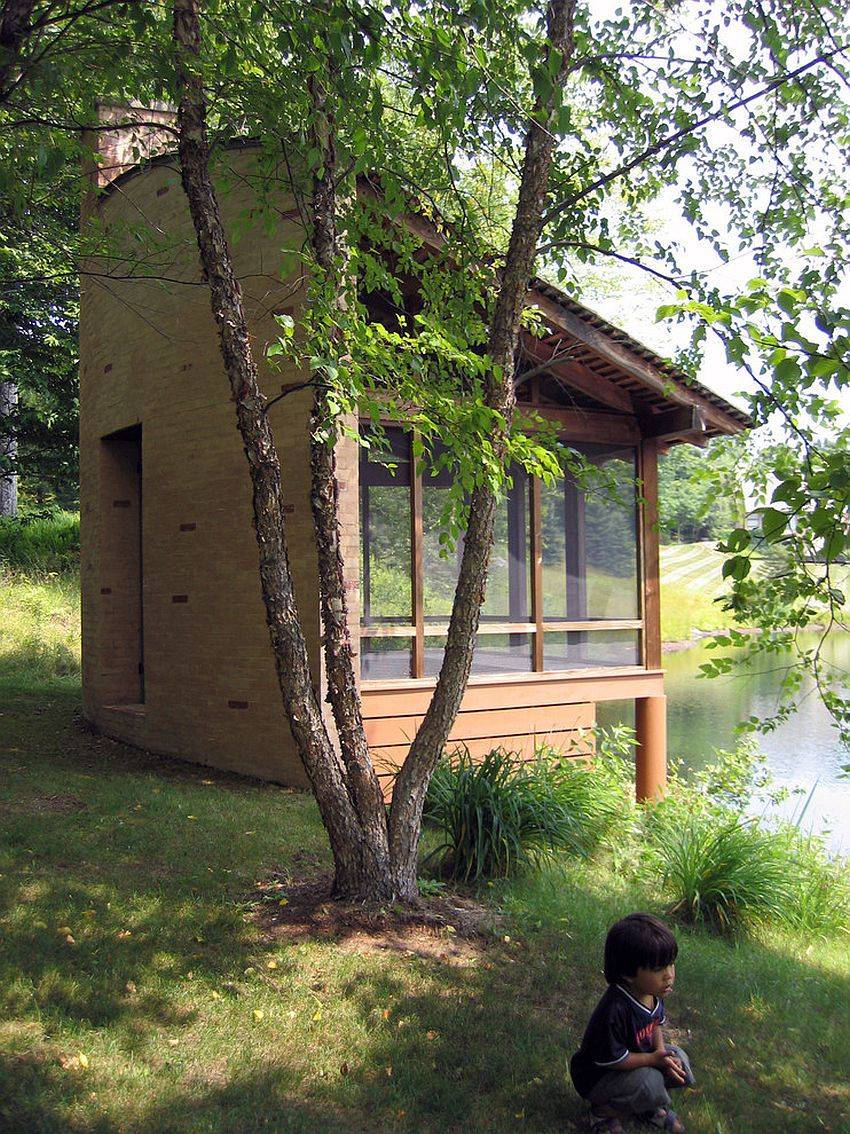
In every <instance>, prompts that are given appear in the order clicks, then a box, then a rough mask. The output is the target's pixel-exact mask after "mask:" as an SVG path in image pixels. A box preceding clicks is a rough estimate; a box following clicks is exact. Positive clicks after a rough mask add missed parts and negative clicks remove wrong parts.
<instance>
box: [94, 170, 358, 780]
mask: <svg viewBox="0 0 850 1134" xmlns="http://www.w3.org/2000/svg"><path fill="white" fill-rule="evenodd" d="M226 160H227V162H228V163H229V168H225V169H222V170H221V171H220V178H219V180H220V184H222V185H223V184H224V183H225V182H229V183H230V187H229V188H228V189H227V191H225V192H222V194H221V200H222V208H223V212H224V213H225V216H226V217H230V218H235V217H237V216H240V215H241V218H242V219H241V220H240V226H239V238H238V239H237V240H236V241H235V242H234V253H235V259H236V266H237V271H238V274H239V276H240V279H241V281H242V286H243V290H244V294H245V302H246V307H247V309H248V312H249V317H250V320H251V326H252V332H253V343H254V349H255V354H256V356H257V361H258V363H259V367H260V372H261V381H262V385H263V389H264V392H265V393H267V394H268V395H269V396H273V395H275V394H276V393H279V392H280V390H281V387H282V386H284V385H286V384H289V383H293V382H298V381H302V380H303V378H304V377H305V375H302V374H300V373H298V372H296V371H294V369H293V368H291V367H290V369H289V370H285V371H283V372H273V371H272V370H271V369H270V368H269V367H268V365H267V364H266V363H265V362H264V360H263V354H264V348H265V346H266V344H267V343H268V342H269V341H270V340H271V339H273V337H274V336H275V333H276V325H275V323H274V319H273V313H274V312H275V311H278V310H281V309H284V308H285V309H287V310H289V311H292V312H293V313H297V306H298V302H299V294H298V293H297V291H296V289H295V287H294V285H293V284H292V282H291V281H285V282H281V281H280V279H279V278H278V275H277V266H278V264H279V263H280V255H279V249H280V247H281V245H282V244H283V243H284V242H288V243H289V244H296V245H297V244H300V242H301V239H302V234H300V233H299V232H298V231H297V230H296V229H295V227H294V226H293V224H292V222H291V220H288V219H287V218H286V216H285V215H280V214H277V216H276V218H275V221H274V225H273V230H272V231H271V232H270V231H268V230H267V227H266V226H265V224H264V223H263V219H262V218H257V221H256V223H253V224H250V223H246V222H245V220H244V217H245V215H247V210H249V209H250V208H255V206H256V198H255V195H254V193H253V192H252V191H251V187H250V184H248V183H247V182H246V181H245V180H243V179H244V178H245V177H246V175H250V170H251V163H252V161H253V160H254V158H253V157H252V155H251V153H250V152H248V151H236V152H235V153H232V154H229V155H227V159H226ZM280 201H284V202H285V197H284V196H281V197H280V198H279V202H280ZM97 212H98V216H99V218H100V219H101V220H102V221H104V222H105V223H106V224H108V225H109V226H110V228H111V231H112V233H113V236H114V238H115V239H116V240H117V241H119V242H121V243H123V245H124V246H125V247H127V248H129V249H130V250H131V251H132V254H133V256H134V258H135V262H128V264H127V265H123V266H119V267H118V268H116V267H115V265H114V263H112V264H109V265H107V264H105V263H104V262H97V261H92V262H91V263H90V264H89V265H87V267H88V268H89V269H91V270H92V271H93V272H95V273H98V274H92V275H88V276H84V278H83V283H82V309H81V331H80V340H81V341H80V355H81V413H80V419H81V420H80V448H81V511H82V533H81V539H82V590H83V682H84V694H83V696H84V713H85V716H86V717H87V718H88V719H89V720H90V721H92V722H93V723H94V724H95V726H96V727H98V728H99V729H101V730H102V731H104V732H106V733H107V734H109V735H112V736H116V737H119V738H121V739H126V740H128V741H130V742H132V743H134V744H138V745H140V746H143V747H145V748H148V749H151V750H152V751H156V752H161V753H165V754H170V755H176V756H179V757H183V758H186V759H190V760H196V761H199V762H201V763H206V764H210V765H215V766H218V767H222V768H228V769H233V770H236V771H239V772H243V773H246V774H251V775H258V776H264V777H266V778H270V779H274V780H279V781H282V782H285V783H289V784H293V785H303V784H304V783H305V779H304V774H303V771H302V769H301V765H300V762H299V761H298V759H297V756H296V754H295V751H294V746H293V743H292V740H291V737H290V735H289V729H288V725H287V723H286V721H285V718H284V716H283V710H282V706H281V698H280V693H279V691H278V687H277V679H276V675H275V671H274V663H273V659H272V654H271V648H270V645H269V640H268V632H267V629H266V624H265V614H264V609H263V604H262V598H261V593H260V583H259V576H258V570H257V547H256V542H255V539H254V532H253V528H252V520H253V517H252V509H251V491H250V481H249V477H248V468H247V464H246V461H245V456H244V453H243V451H242V445H241V440H240V438H239V435H238V432H237V429H236V418H235V410H234V406H233V404H232V401H231V400H230V391H229V386H228V383H227V379H226V377H225V375H224V371H223V367H222V363H221V359H220V355H219V347H218V337H217V333H216V329H215V325H214V322H213V319H212V316H211V314H210V310H209V294H208V291H207V289H206V288H205V287H204V286H203V284H202V281H201V279H200V273H199V267H198V256H197V250H196V247H195V242H194V234H193V232H192V230H191V225H190V221H189V217H188V213H187V210H186V205H185V198H184V195H183V192H182V189H181V187H180V182H179V174H178V172H177V170H176V168H175V167H174V166H173V165H170V164H169V163H168V162H162V163H156V164H154V165H151V166H149V167H148V168H146V169H145V170H144V171H142V172H140V173H138V174H135V175H132V176H129V177H125V178H123V179H122V180H121V182H120V184H119V186H118V187H117V189H116V190H115V191H113V192H112V193H110V194H109V195H107V196H106V197H104V198H102V199H101V201H100V203H99V205H98V206H97ZM140 224H143V225H146V226H147V227H148V228H149V230H150V239H149V241H148V242H147V243H146V242H145V241H144V240H140V239H139V236H138V227H139V225H140ZM131 229H132V230H134V231H132V232H131ZM164 234H165V235H164ZM106 267H108V270H109V272H110V275H109V277H108V278H107V277H106V276H105V275H104V274H103V272H104V268H106ZM128 275H130V276H132V277H134V278H126V277H127V276H128ZM121 277H124V278H121ZM146 277H154V278H146ZM309 401H310V398H309V393H307V392H305V393H294V394H292V395H291V396H289V397H287V398H285V399H284V400H282V401H281V402H279V403H277V405H276V406H274V407H272V408H271V410H270V420H271V422H272V426H273V429H274V432H275V439H276V443H277V446H278V450H279V452H280V455H281V462H282V468H283V485H284V497H285V509H286V513H287V514H286V522H287V525H288V536H289V545H290V554H291V558H292V564H293V571H294V574H295V585H296V592H297V595H298V599H299V602H300V604H301V607H302V612H303V615H304V623H305V630H306V634H307V639H308V648H309V650H310V653H311V657H312V660H313V664H314V667H315V671H316V672H317V673H318V672H319V670H318V661H319V658H318V654H319V630H318V623H317V603H316V563H315V552H314V548H313V540H312V528H311V520H310V511H309V463H308V434H307V424H308V416H309ZM134 441H135V443H136V445H137V447H138V450H139V451H140V456H141V472H140V479H139V480H138V482H137V483H136V485H135V488H134V477H137V476H138V475H139V474H137V473H136V472H135V458H134V456H133V454H132V452H131V449H132V444H133V443H134ZM355 491H356V485H355ZM116 502H117V503H116ZM140 530H141V532H142V541H143V548H142V563H143V566H142V565H141V564H140V563H139V531H140ZM355 570H356V560H355ZM140 581H141V592H140V591H139V587H140ZM142 609H143V611H144V628H143V652H144V674H143V690H142V683H141V681H140V677H139V672H138V657H139V638H140V633H139V632H140V624H139V623H140V615H139V612H140V610H142Z"/></svg>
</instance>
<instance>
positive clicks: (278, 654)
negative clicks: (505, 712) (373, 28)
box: [174, 0, 575, 900]
mask: <svg viewBox="0 0 850 1134" xmlns="http://www.w3.org/2000/svg"><path fill="white" fill-rule="evenodd" d="M199 3H200V0H174V39H175V44H176V45H177V48H178V86H179V91H180V103H179V111H178V135H179V152H180V161H181V168H182V177H183V186H184V189H185V192H186V195H187V198H188V201H189V209H190V212H191V215H192V220H193V223H194V226H195V231H196V235H197V239H198V246H199V249H200V252H201V259H202V262H203V265H204V269H205V272H206V275H207V278H208V281H209V286H210V298H211V303H212V311H213V315H214V317H215V320H216V323H217V326H218V329H219V335H220V339H221V353H222V358H223V360H224V366H225V371H226V373H227V376H228V379H229V381H230V385H231V390H232V393H233V398H234V401H235V403H236V412H237V422H238V426H239V431H240V434H241V436H242V441H243V444H244V447H245V453H246V456H247V459H248V465H249V469H250V474H251V481H252V486H253V501H254V516H255V521H256V531H257V542H258V545H259V549H260V577H261V581H262V591H263V599H264V602H265V606H266V617H267V621H268V625H269V631H270V635H271V642H272V648H273V651H274V656H275V664H276V666H277V673H278V680H279V683H280V688H281V694H282V697H283V703H284V707H285V710H286V713H287V716H288V718H289V723H290V727H291V729H292V734H293V737H294V739H295V742H296V745H297V747H298V750H299V753H300V756H301V760H302V762H303V764H304V767H305V770H306V772H307V775H308V777H309V779H310V783H311V785H312V787H313V791H314V793H315V795H316V799H317V802H318V804H319V808H320V811H321V815H322V820H323V822H324V824H325V826H326V828H327V830H328V835H329V837H330V841H331V848H332V851H333V856H334V863H335V868H336V879H335V890H336V892H337V894H339V895H340V896H345V897H349V898H350V897H359V898H371V899H377V900H383V899H385V898H387V897H389V896H390V895H396V896H398V897H400V898H403V899H406V900H413V899H415V898H416V897H417V896H418V891H417V854H418V847H419V834H420V830H421V824H422V811H423V806H424V801H425V793H426V791H427V788H428V783H429V781H430V778H431V774H432V772H433V769H434V766H435V764H436V762H437V760H438V759H439V757H440V755H441V753H442V751H443V748H444V746H445V744H446V741H447V739H448V735H449V732H450V730H451V727H452V724H453V722H454V720H455V717H456V715H457V712H458V710H459V708H460V703H461V699H462V697H463V693H464V690H465V688H466V684H467V681H468V678H469V673H470V669H471V665H472V655H473V650H474V646H475V636H476V633H477V630H478V624H479V618H480V611H481V606H482V603H483V601H484V594H485V585H486V577H487V568H488V564H489V558H490V549H491V546H492V540H493V525H494V516H495V508H496V499H495V496H494V494H493V492H492V491H490V490H489V489H486V488H479V489H478V490H476V492H475V493H474V495H473V498H472V505H471V510H470V517H469V524H468V528H467V531H466V535H465V540H464V552H463V558H462V561H461V567H460V577H459V580H458V586H457V591H456V594H455V599H454V605H453V609H452V616H451V621H450V624H449V632H448V640H447V645H446V651H445V657H444V661H443V665H442V669H441V671H440V676H439V679H438V682H437V687H436V690H435V694H434V697H433V700H432V702H431V705H430V707H429V709H428V711H427V713H426V715H425V718H424V720H423V722H422V725H421V727H420V729H419V731H418V733H417V735H416V737H415V739H414V742H413V744H412V746H411V749H410V752H409V754H408V756H407V759H406V760H405V763H404V765H403V767H402V769H401V771H400V773H399V776H398V779H397V782H396V787H395V791H394V793H393V801H392V805H391V808H390V813H389V822H388V821H387V816H386V811H385V808H384V805H383V800H382V796H381V791H380V786H379V783H378V779H377V776H376V774H375V771H374V767H373V765H372V763H371V759H370V757H369V752H368V746H367V744H366V738H365V731H364V728H363V721H362V715H361V708H360V700H359V696H358V693H357V688H356V680H355V671H354V665H353V658H352V652H351V643H350V637H349V630H348V611H347V605H346V596H345V587H344V577H343V564H342V558H341V553H340V528H339V512H338V500H337V495H338V486H337V481H336V469H335V463H334V445H333V438H332V437H330V438H329V437H328V433H329V431H328V428H327V426H328V422H329V421H330V420H331V418H330V415H329V413H328V405H327V402H326V393H325V389H326V387H325V384H324V383H323V382H322V380H321V379H322V375H321V373H320V374H319V376H318V379H319V380H318V381H317V382H316V383H315V389H314V409H313V422H312V424H313V431H312V432H313V437H312V442H311V473H312V493H311V503H312V509H313V521H314V528H315V533H316V541H317V550H318V558H319V580H320V596H319V601H320V604H321V616H322V625H323V631H324V639H325V660H326V668H327V674H328V700H329V701H330V704H331V708H332V711H333V715H334V721H335V724H336V728H337V733H338V737H339V745H340V748H339V752H337V750H336V748H335V746H334V744H333V742H332V740H331V738H330V736H329V734H328V731H327V728H326V727H325V722H324V720H323V717H322V712H321V706H320V705H319V703H318V701H317V699H316V696H315V693H314V687H313V682H312V680H311V674H310V669H309V659H308V655H307V650H306V645H305V642H304V638H303V634H302V631H301V625H300V621H299V614H298V609H297V606H296V603H295V595H294V590H293V585H292V576H291V572H290V568H289V560H288V555H287V547H286V532H285V525H284V515H283V509H282V502H281V479H280V463H279V460H278V457H277V453H276V452H275V447H274V439H273V437H272V434H271V430H270V428H269V425H268V422H267V419H266V416H265V413H264V400H263V396H262V394H261V392H260V389H259V386H258V382H257V371H256V365H255V362H254V359H253V357H252V354H251V344H250V338H249V334H248V328H247V324H246V320H245V314H244V310H243V305H242V297H241V291H240V288H239V284H238V281H237V280H236V278H235V275H234V272H233V266H232V263H231V257H230V250H229V246H228V241H227V237H226V234H225V232H224V229H223V226H222V223H221V218H220V214H219V209H218V204H217V201H216V198H215V193H214V190H213V185H212V180H211V175H210V170H209V150H208V144H207V140H206V112H205V104H204V96H203V87H202V81H201V77H200V70H199V67H198V57H199V52H200V21H199ZM574 6H575V0H553V3H551V4H550V6H549V11H548V20H549V35H550V42H551V44H552V47H553V48H554V49H556V50H557V51H558V52H559V53H560V56H561V58H562V60H563V62H562V65H561V68H560V72H559V74H558V76H557V85H558V86H560V85H561V84H562V83H563V81H564V78H565V77H566V74H567V72H568V67H569V60H570V57H571V54H572V20H573V11H574ZM327 78H328V85H325V78H323V77H322V76H320V75H314V76H313V78H312V79H311V83H310V95H311V101H312V107H313V119H312V122H311V124H310V130H311V133H312V142H313V145H314V147H315V148H317V149H318V150H319V151H320V152H321V155H322V161H321V163H320V164H319V172H318V173H317V174H316V175H315V177H314V183H313V193H312V210H313V215H312V222H313V231H312V233H311V241H312V247H313V252H314V256H315V261H316V264H317V268H318V271H319V272H320V273H321V275H322V279H323V286H324V288H325V297H326V298H327V296H328V295H330V297H331V303H332V306H334V307H335V308H336V310H337V311H338V312H339V313H340V314H342V313H344V311H345V305H346V288H347V286H348V280H347V275H346V272H347V259H348V258H347V255H346V247H345V240H344V237H343V236H342V235H341V234H340V232H339V230H338V227H337V217H338V212H339V200H338V193H339V191H340V178H339V172H338V170H337V164H336V159H335V144H334V130H333V125H334V123H333V102H332V98H331V96H330V94H329V86H330V82H331V80H332V75H329V76H328V77H327ZM556 101H557V98H556V95H553V97H552V100H551V105H545V104H541V103H539V102H538V105H537V106H536V107H535V110H534V114H533V118H532V121H531V124H530V126H529V130H528V135H527V139H526V149H525V159H524V163H523V175H522V181H521V186H520V193H519V202H518V206H517V211H516V216H515V220H514V225H513V230H512V236H511V241H510V246H509V251H508V256H507V260H506V263H505V267H504V269H503V272H502V275H501V280H500V286H499V291H498V294H497V296H496V299H495V304H494V315H493V320H492V324H491V333H490V340H489V353H490V357H491V358H492V360H493V368H492V371H491V373H490V376H489V380H488V383H487V387H486V399H485V400H486V404H487V406H488V407H489V408H490V409H493V410H496V411H498V412H499V413H500V414H501V415H502V418H503V419H504V422H505V426H504V433H503V435H502V436H501V437H500V438H497V443H496V451H497V454H499V455H501V456H502V457H504V454H505V452H506V439H507V431H508V429H509V428H510V423H511V417H512V413H513V406H514V392H513V358H514V354H515V350H516V345H517V337H518V334H519V325H520V316H521V313H522V309H523V304H524V301H525V297H526V294H527V291H528V286H529V283H530V279H531V275H532V268H533V262H534V255H535V249H536V245H537V240H538V237H539V235H540V229H541V225H542V220H541V218H542V215H543V207H544V203H545V200H546V194H547V187H548V179H549V170H550V166H551V158H552V146H553V141H554V138H553V134H552V132H551V119H552V114H553V110H554V104H555V102H556ZM338 347H339V349H340V352H343V351H344V344H342V343H340V344H338ZM331 432H332V431H331Z"/></svg>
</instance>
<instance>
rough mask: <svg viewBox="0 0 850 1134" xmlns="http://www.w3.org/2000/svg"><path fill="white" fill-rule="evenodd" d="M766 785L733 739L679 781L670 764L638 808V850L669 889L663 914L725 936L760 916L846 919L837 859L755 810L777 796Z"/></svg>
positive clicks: (747, 749)
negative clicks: (652, 797)
mask: <svg viewBox="0 0 850 1134" xmlns="http://www.w3.org/2000/svg"><path fill="white" fill-rule="evenodd" d="M771 785H772V779H771V776H770V774H769V772H768V771H767V768H766V766H765V764H764V762H763V760H762V758H761V757H760V755H759V753H758V749H757V748H756V746H755V745H754V744H753V743H752V741H743V742H742V743H741V744H740V745H739V746H738V748H737V749H735V750H734V751H732V752H717V754H716V759H715V761H714V762H713V763H712V764H709V765H708V766H707V767H705V768H703V769H701V770H700V771H698V772H696V773H694V774H692V775H690V776H689V777H687V779H685V778H683V777H682V775H681V773H680V772H678V771H677V770H675V769H674V771H673V774H672V775H671V777H670V784H669V790H668V792H667V795H666V796H665V798H664V799H663V800H660V801H658V802H656V803H653V804H648V805H646V808H645V812H644V825H643V831H642V834H643V838H644V839H645V846H644V848H643V849H642V850H639V852H638V853H639V855H640V857H641V859H642V861H643V864H644V867H645V868H647V869H648V870H649V871H650V872H651V873H652V874H653V875H656V876H657V877H658V878H659V880H660V882H661V884H662V886H663V887H664V889H665V891H666V892H667V893H669V894H670V895H672V897H671V902H670V907H669V909H670V914H671V916H673V917H676V918H678V919H680V920H682V921H683V922H685V923H688V924H700V925H705V926H707V927H709V928H711V929H713V930H715V931H717V932H720V933H726V934H728V933H737V932H740V931H744V930H747V929H751V928H752V927H753V926H754V925H755V924H758V923H764V922H775V923H780V924H785V925H794V926H797V927H798V928H800V929H805V930H809V931H812V932H823V931H833V930H834V929H836V928H837V927H840V926H843V925H846V920H847V905H846V898H847V895H848V885H850V877H848V871H847V864H846V862H844V861H842V860H840V859H839V860H835V861H834V860H831V859H830V858H829V857H828V855H827V853H826V851H825V848H824V845H823V842H822V840H820V839H818V838H816V837H814V836H811V835H803V834H802V833H801V832H800V831H799V830H797V829H796V828H795V827H794V826H793V825H792V824H790V823H785V822H783V823H781V824H779V825H778V826H771V825H769V824H767V823H766V822H765V821H764V820H763V819H760V818H758V817H757V815H756V812H757V811H758V809H759V807H760V805H761V803H762V801H770V800H774V801H775V800H776V798H777V793H775V792H773V790H772V786H771ZM781 794H782V793H779V795H781Z"/></svg>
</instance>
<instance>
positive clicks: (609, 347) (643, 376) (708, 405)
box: [530, 285, 749, 443]
mask: <svg viewBox="0 0 850 1134" xmlns="http://www.w3.org/2000/svg"><path fill="white" fill-rule="evenodd" d="M544 286H545V288H546V291H554V290H555V289H553V288H551V286H550V285H544ZM530 298H531V299H532V302H533V303H534V305H535V306H536V307H537V308H538V309H539V311H540V313H541V315H543V317H544V318H545V319H546V320H547V322H549V324H550V325H551V326H553V327H554V328H557V329H558V330H561V331H563V332H564V333H565V334H566V335H568V336H569V337H570V338H572V339H575V340H577V341H578V342H580V343H582V344H584V345H585V346H586V347H587V348H589V349H590V350H592V351H593V352H594V354H596V355H597V356H598V357H599V358H601V359H603V360H604V361H605V362H607V363H609V364H610V365H611V366H613V367H616V369H617V370H619V371H620V372H621V373H622V374H624V375H626V376H628V377H629V378H632V379H634V380H636V381H637V382H638V383H639V384H640V385H641V386H642V387H643V388H644V389H645V390H646V391H647V392H648V393H650V394H654V395H655V396H656V397H660V398H661V399H662V400H663V401H664V402H665V403H666V404H667V405H668V406H670V408H671V409H672V408H673V407H682V408H685V409H687V410H689V411H692V416H691V418H690V419H689V420H688V421H687V422H685V421H684V420H683V421H682V422H681V425H678V424H677V425H675V426H674V427H672V428H669V429H668V428H667V426H666V425H663V424H662V422H660V421H659V422H657V423H655V422H653V417H655V416H657V417H658V418H659V419H665V418H666V416H667V411H662V412H661V413H659V414H657V415H646V416H644V417H643V421H642V425H643V426H644V428H645V433H644V435H645V436H657V437H658V438H659V439H666V440H668V441H671V442H672V441H673V440H674V439H675V440H683V441H684V440H688V441H696V443H699V442H698V440H697V439H698V438H699V437H703V438H705V437H707V436H716V435H718V434H733V433H739V432H740V431H741V430H742V429H745V428H747V426H748V425H749V419H748V416H747V414H745V413H743V412H742V411H741V410H738V409H737V408H736V407H734V406H732V405H729V404H728V403H725V402H723V401H722V399H720V398H717V399H716V401H715V400H713V399H712V400H709V398H707V397H705V396H703V395H702V394H701V393H700V392H699V390H696V389H693V388H691V387H689V386H687V385H685V382H686V377H685V375H675V374H672V373H665V372H664V371H663V370H661V369H659V367H658V366H656V365H654V364H653V363H652V362H651V361H649V360H648V359H646V358H643V357H641V356H640V355H639V354H637V353H633V352H632V351H630V350H629V349H628V347H626V346H625V345H623V344H621V343H618V342H617V341H616V340H615V339H613V338H612V337H610V336H609V335H608V334H606V333H605V331H604V330H602V329H601V328H598V327H595V326H593V324H592V323H591V322H588V321H587V320H585V319H582V318H581V317H580V316H579V315H578V314H576V313H575V312H573V311H570V310H569V309H567V308H566V307H564V306H563V305H562V304H560V303H558V302H556V301H555V300H554V299H553V298H552V297H551V296H550V295H547V294H545V293H544V292H543V291H541V290H540V289H539V288H538V287H535V288H534V289H533V291H532V294H531V297H530ZM600 322H601V320H600ZM647 353H649V352H647ZM717 402H719V403H720V404H717ZM636 412H639V410H638V409H637V407H636ZM669 424H672V423H671V422H670V421H669V419H668V425H669ZM665 434H666V438H665Z"/></svg>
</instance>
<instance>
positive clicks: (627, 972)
mask: <svg viewBox="0 0 850 1134" xmlns="http://www.w3.org/2000/svg"><path fill="white" fill-rule="evenodd" d="M678 952H679V946H678V945H677V944H676V938H675V937H674V936H673V934H672V933H671V932H670V930H669V929H668V928H667V926H666V925H665V924H664V922H663V921H659V920H658V918H657V917H653V916H652V914H645V913H633V914H629V916H628V917H624V918H623V919H622V921H618V922H617V924H616V925H612V926H611V928H610V929H609V930H608V936H607V937H606V938H605V979H606V980H607V981H608V983H609V984H616V983H617V981H618V980H620V979H621V978H622V977H632V976H634V975H635V974H636V973H637V971H638V969H663V968H664V966H665V965H671V964H672V963H673V961H675V959H676V954H677V953H678Z"/></svg>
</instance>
